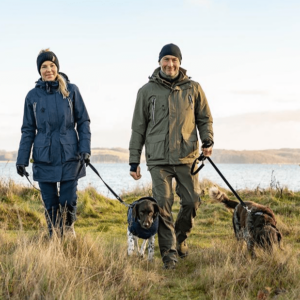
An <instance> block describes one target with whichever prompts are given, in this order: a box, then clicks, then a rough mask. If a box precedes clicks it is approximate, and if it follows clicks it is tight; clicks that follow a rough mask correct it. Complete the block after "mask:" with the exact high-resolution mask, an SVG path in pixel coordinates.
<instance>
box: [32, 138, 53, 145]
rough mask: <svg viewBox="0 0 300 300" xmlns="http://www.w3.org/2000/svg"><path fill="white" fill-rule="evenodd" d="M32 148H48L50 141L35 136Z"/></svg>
mask: <svg viewBox="0 0 300 300" xmlns="http://www.w3.org/2000/svg"><path fill="white" fill-rule="evenodd" d="M33 146H34V147H48V146H50V139H49V138H46V137H45V136H39V135H37V136H36V137H35V139H34V142H33Z"/></svg>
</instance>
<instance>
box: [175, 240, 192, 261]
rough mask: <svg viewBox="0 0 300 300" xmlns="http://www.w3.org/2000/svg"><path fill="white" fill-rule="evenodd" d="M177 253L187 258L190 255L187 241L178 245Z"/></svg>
mask: <svg viewBox="0 0 300 300" xmlns="http://www.w3.org/2000/svg"><path fill="white" fill-rule="evenodd" d="M177 253H178V256H179V257H180V258H185V257H187V256H188V254H189V248H188V245H187V243H186V241H183V242H181V243H180V244H178V245H177Z"/></svg>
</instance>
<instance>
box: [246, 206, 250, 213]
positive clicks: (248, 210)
mask: <svg viewBox="0 0 300 300" xmlns="http://www.w3.org/2000/svg"><path fill="white" fill-rule="evenodd" d="M245 209H246V211H247V212H248V213H249V214H250V213H251V209H249V208H248V206H247V205H246V206H245Z"/></svg>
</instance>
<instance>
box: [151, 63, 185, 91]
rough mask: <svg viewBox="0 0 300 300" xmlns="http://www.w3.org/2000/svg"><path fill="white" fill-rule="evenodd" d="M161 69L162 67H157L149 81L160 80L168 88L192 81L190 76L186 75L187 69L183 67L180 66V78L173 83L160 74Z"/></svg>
mask: <svg viewBox="0 0 300 300" xmlns="http://www.w3.org/2000/svg"><path fill="white" fill-rule="evenodd" d="M159 71H160V67H158V68H156V69H155V70H154V72H153V74H152V75H151V76H150V77H149V81H153V82H158V83H160V84H163V85H165V86H167V87H168V88H174V87H176V86H179V85H182V84H185V83H187V82H190V77H188V76H187V75H186V70H185V69H183V68H181V67H180V68H179V79H178V80H177V81H176V82H174V83H173V84H171V83H170V82H168V81H167V80H164V79H163V78H161V77H160V76H159Z"/></svg>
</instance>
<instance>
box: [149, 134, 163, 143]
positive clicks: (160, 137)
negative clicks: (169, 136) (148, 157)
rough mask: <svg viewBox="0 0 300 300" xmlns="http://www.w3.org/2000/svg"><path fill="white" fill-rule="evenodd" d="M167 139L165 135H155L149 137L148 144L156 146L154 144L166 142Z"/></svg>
mask: <svg viewBox="0 0 300 300" xmlns="http://www.w3.org/2000/svg"><path fill="white" fill-rule="evenodd" d="M165 138H166V135H165V134H158V135H154V136H148V137H147V142H148V143H149V144H154V143H158V142H160V141H164V140H165Z"/></svg>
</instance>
